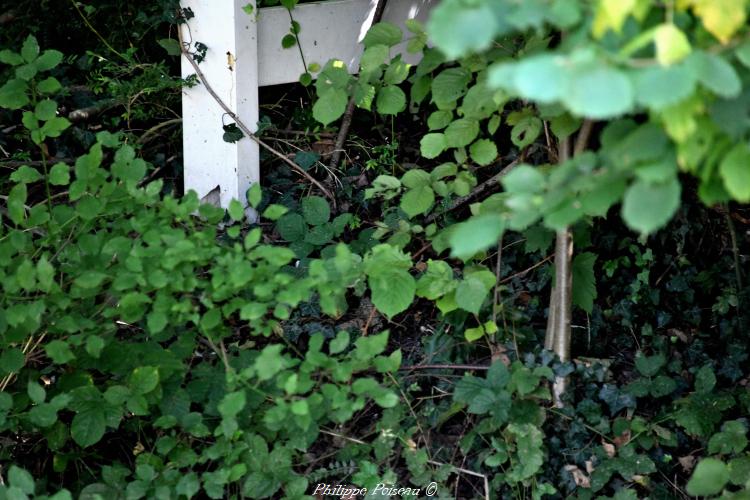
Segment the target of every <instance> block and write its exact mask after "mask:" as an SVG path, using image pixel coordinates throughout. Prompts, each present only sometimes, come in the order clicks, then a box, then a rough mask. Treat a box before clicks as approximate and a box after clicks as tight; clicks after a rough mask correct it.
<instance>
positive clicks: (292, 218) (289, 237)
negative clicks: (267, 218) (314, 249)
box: [276, 213, 307, 241]
mask: <svg viewBox="0 0 750 500" xmlns="http://www.w3.org/2000/svg"><path fill="white" fill-rule="evenodd" d="M276 230H277V231H278V232H279V235H281V237H282V238H284V239H285V240H286V241H302V240H304V239H305V236H306V235H307V224H305V219H304V218H303V217H302V216H301V215H300V214H296V213H288V214H285V215H283V216H282V217H281V218H280V219H279V220H278V221H277V222H276Z"/></svg>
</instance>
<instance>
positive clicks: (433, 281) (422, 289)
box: [416, 259, 455, 300]
mask: <svg viewBox="0 0 750 500" xmlns="http://www.w3.org/2000/svg"><path fill="white" fill-rule="evenodd" d="M454 287H455V282H454V280H453V269H451V266H449V265H448V264H447V263H446V262H443V261H442V260H432V259H430V260H428V261H427V271H426V272H425V273H424V274H423V275H422V276H421V277H420V278H419V280H418V281H417V292H416V293H417V295H418V296H419V297H424V298H426V299H428V300H435V299H437V298H439V297H442V296H443V295H445V294H446V293H448V292H450V291H451V290H452V289H453V288H454Z"/></svg>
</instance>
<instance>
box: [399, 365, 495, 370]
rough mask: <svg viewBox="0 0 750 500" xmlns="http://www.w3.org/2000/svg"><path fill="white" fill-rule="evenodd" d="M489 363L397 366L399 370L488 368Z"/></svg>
mask: <svg viewBox="0 0 750 500" xmlns="http://www.w3.org/2000/svg"><path fill="white" fill-rule="evenodd" d="M489 369H490V366H489V365H451V364H436V365H405V366H401V367H399V371H414V370H479V371H482V370H489Z"/></svg>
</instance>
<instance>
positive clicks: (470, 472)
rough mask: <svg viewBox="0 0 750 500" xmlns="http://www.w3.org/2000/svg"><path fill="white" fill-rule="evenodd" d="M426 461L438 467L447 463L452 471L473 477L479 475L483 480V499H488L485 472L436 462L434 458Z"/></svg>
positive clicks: (487, 481) (487, 483) (488, 483)
mask: <svg viewBox="0 0 750 500" xmlns="http://www.w3.org/2000/svg"><path fill="white" fill-rule="evenodd" d="M427 463H428V464H430V465H437V466H438V467H443V466H445V465H447V466H449V467H450V468H451V469H453V471H454V472H460V473H462V474H467V475H469V476H474V477H481V478H482V479H483V480H484V498H485V500H490V482H489V480H488V479H487V474H481V473H479V472H474V471H473V470H469V469H464V468H463V467H456V466H455V465H453V464H444V463H442V462H436V461H435V460H428V461H427Z"/></svg>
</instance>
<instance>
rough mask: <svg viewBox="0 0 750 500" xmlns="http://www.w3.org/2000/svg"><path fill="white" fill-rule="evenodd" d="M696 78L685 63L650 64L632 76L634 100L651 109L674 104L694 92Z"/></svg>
mask: <svg viewBox="0 0 750 500" xmlns="http://www.w3.org/2000/svg"><path fill="white" fill-rule="evenodd" d="M695 84H696V78H695V73H693V72H692V71H691V70H690V69H688V67H687V66H686V65H685V64H679V65H674V66H670V67H667V68H664V67H661V66H650V67H648V68H645V69H642V70H640V71H638V72H636V73H634V76H633V85H634V86H635V99H636V102H637V103H638V104H640V105H642V106H645V107H647V108H651V109H656V110H660V109H664V108H666V107H668V106H672V105H675V104H677V103H679V102H681V101H683V100H684V99H687V98H688V97H689V96H691V95H692V94H693V92H695Z"/></svg>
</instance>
